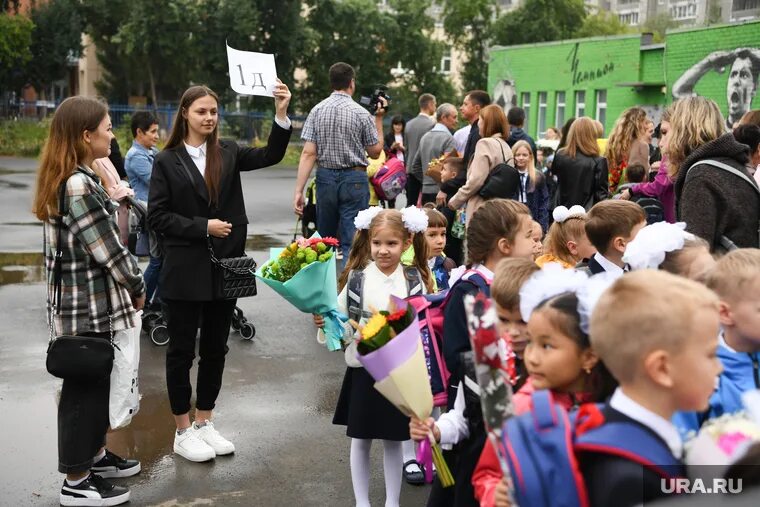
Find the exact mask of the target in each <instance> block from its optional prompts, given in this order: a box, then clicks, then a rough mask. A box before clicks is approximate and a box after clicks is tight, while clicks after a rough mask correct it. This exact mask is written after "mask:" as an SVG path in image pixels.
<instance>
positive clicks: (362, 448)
mask: <svg viewBox="0 0 760 507" xmlns="http://www.w3.org/2000/svg"><path fill="white" fill-rule="evenodd" d="M371 448H372V440H370V439H360V438H352V439H351V482H352V483H353V486H354V498H356V507H370V504H369V473H370V471H369V451H370V449H371ZM402 464H403V462H402V453H401V442H395V441H393V440H383V472H384V474H385V507H398V504H399V496H400V495H401V465H402Z"/></svg>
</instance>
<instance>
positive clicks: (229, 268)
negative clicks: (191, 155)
mask: <svg viewBox="0 0 760 507" xmlns="http://www.w3.org/2000/svg"><path fill="white" fill-rule="evenodd" d="M177 158H178V159H179V161H180V163H181V164H182V168H183V169H184V170H185V174H186V175H187V177H188V178H189V180H190V184H191V185H192V184H193V175H192V173H191V172H190V168H189V167H187V164H186V163H185V161H184V160H182V157H181V156H180V154H179V153H177ZM207 244H208V253H209V256H210V257H211V263H212V264H214V266H215V273H214V275H215V276H214V280H215V285H216V288H215V295H216V296H217V297H218V298H221V299H238V298H247V297H251V296H255V295H256V261H255V260H253V258H252V257H248V256H247V255H243V256H241V257H227V258H222V259H218V258H217V257H216V254H215V253H214V245H212V244H211V238H210V237H208V238H207Z"/></svg>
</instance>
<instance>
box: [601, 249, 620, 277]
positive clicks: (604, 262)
mask: <svg viewBox="0 0 760 507" xmlns="http://www.w3.org/2000/svg"><path fill="white" fill-rule="evenodd" d="M594 259H596V262H598V263H599V265H600V266H602V267H603V268H604V270H605V271H606V272H608V273H617V274H620V275H622V274H623V273H625V271H624V270H623V268H621V267H620V266H618V265H617V264H615V263H614V262H612V261H611V260H609V259H608V258H607V257H605V256H604V255H602V254H600V253H599V252H596V253H595V254H594Z"/></svg>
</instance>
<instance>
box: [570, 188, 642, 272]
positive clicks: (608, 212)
mask: <svg viewBox="0 0 760 507" xmlns="http://www.w3.org/2000/svg"><path fill="white" fill-rule="evenodd" d="M646 224H647V216H646V213H644V209H643V208H642V207H641V206H639V205H638V204H636V203H633V202H631V201H622V200H619V199H618V200H608V201H601V202H598V203H596V204H594V206H593V207H592V208H591V209H590V210H589V212H588V221H586V235H587V236H588V239H589V241H591V244H592V245H594V247H595V248H596V253H595V254H594V255H593V256H592V257H591V258H590V259H589V260H588V266H587V267H586V268H585V269H588V271H589V272H590V273H591V274H592V275H597V274H599V273H603V272H608V273H610V272H611V273H618V274H622V273H623V272H624V270H625V263H624V262H623V253H624V252H625V247H626V245H628V243H630V242H631V241H633V238H635V237H636V234H638V232H639V231H640V230H641V229H642V228H643V227H644V226H645V225H646Z"/></svg>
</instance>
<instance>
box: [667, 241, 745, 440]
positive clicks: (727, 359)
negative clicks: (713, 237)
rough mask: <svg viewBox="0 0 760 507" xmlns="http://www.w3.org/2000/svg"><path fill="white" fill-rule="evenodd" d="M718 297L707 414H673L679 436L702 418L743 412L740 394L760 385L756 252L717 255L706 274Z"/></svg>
mask: <svg viewBox="0 0 760 507" xmlns="http://www.w3.org/2000/svg"><path fill="white" fill-rule="evenodd" d="M705 283H706V284H707V287H709V288H710V289H712V290H713V291H714V292H715V293H716V294H717V295H718V298H719V299H720V324H721V331H720V334H719V335H718V343H719V345H718V359H720V362H721V363H722V364H723V373H722V374H721V375H720V377H719V379H718V386H717V388H716V390H715V392H714V393H713V395H712V396H711V397H710V406H709V408H708V410H707V411H706V412H702V413H689V414H678V415H677V416H676V417H675V418H674V421H675V422H676V425H677V426H678V427H679V430H681V433H682V434H685V433H687V432H689V431H690V430H697V429H699V427H700V426H701V425H702V423H703V422H704V421H706V420H707V419H712V418H714V417H720V416H721V415H723V414H730V413H733V412H737V411H739V410H743V408H744V406H743V404H742V399H741V397H742V394H744V393H745V392H746V391H751V390H753V389H760V354H759V353H760V318H758V316H757V310H756V307H757V302H758V301H760V250H757V249H754V248H741V249H738V250H734V251H732V252H729V253H728V254H726V255H725V256H723V257H721V258H720V259H719V260H718V261H717V263H716V264H715V266H714V267H713V269H711V270H710V271H709V273H708V274H707V276H706V278H705Z"/></svg>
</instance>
